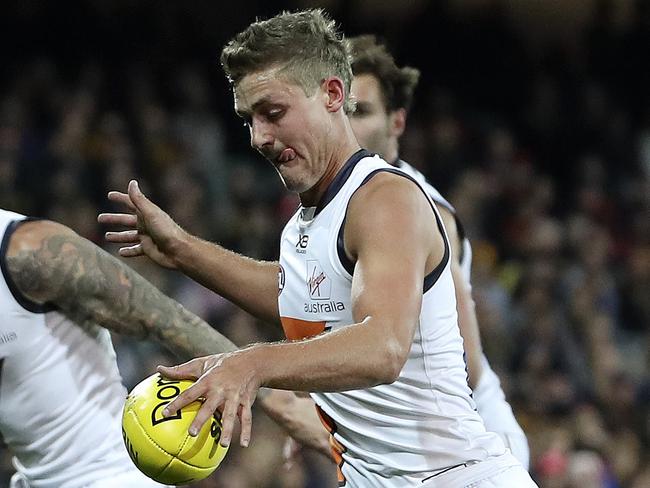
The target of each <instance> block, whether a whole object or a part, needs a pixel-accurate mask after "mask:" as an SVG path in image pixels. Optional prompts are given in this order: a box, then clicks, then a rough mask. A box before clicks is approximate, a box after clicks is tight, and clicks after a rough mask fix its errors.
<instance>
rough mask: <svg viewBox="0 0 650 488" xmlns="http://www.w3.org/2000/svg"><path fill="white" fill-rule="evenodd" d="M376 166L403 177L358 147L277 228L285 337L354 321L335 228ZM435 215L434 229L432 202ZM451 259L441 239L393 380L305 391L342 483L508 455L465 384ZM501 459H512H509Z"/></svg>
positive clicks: (398, 477) (378, 480)
mask: <svg viewBox="0 0 650 488" xmlns="http://www.w3.org/2000/svg"><path fill="white" fill-rule="evenodd" d="M376 171H397V172H399V173H400V174H402V173H401V172H400V171H399V170H395V169H394V168H392V167H391V166H389V165H388V164H386V163H385V162H384V161H383V160H381V159H380V158H378V157H370V155H369V154H368V153H367V152H365V151H360V152H359V153H357V154H355V155H354V156H353V157H352V158H351V159H350V160H349V161H348V162H347V163H346V166H345V167H344V168H343V169H342V170H341V172H340V173H339V174H338V175H337V178H336V179H335V180H334V182H333V183H332V184H331V186H330V188H329V189H328V192H327V193H326V196H325V199H324V201H323V202H322V203H321V204H320V205H319V206H318V207H317V208H301V209H300V210H299V212H298V213H297V214H296V215H295V216H294V217H293V218H292V219H291V220H290V221H289V223H288V224H287V226H286V227H285V230H284V232H283V235H282V240H281V250H280V264H281V276H280V284H281V287H280V297H279V306H280V316H281V318H282V323H283V326H284V329H285V333H286V335H287V337H288V338H289V339H302V338H304V337H308V336H312V335H315V334H318V333H321V332H323V331H328V330H336V329H337V328H340V327H345V326H346V325H349V324H352V323H354V319H353V318H352V310H351V299H350V297H351V294H350V290H351V282H352V273H353V269H352V268H353V267H354V264H353V263H349V262H348V260H347V258H346V257H345V253H344V251H343V250H342V245H341V240H342V229H343V223H344V219H345V215H346V209H347V205H348V202H349V200H350V198H351V197H352V195H353V194H354V192H355V191H356V190H357V189H358V188H359V187H360V186H361V185H362V184H363V183H364V182H365V180H366V179H367V178H369V177H371V176H372V175H373V174H374V172H376ZM434 216H435V218H436V220H437V221H438V227H439V228H440V229H441V230H442V223H441V220H440V218H439V216H438V215H437V211H435V208H434V206H433V205H432V217H434ZM449 256H450V253H449V246H448V244H446V252H445V257H444V259H443V262H441V263H440V265H439V266H438V267H437V268H436V269H435V270H434V271H433V272H432V273H431V274H429V275H428V276H427V277H426V279H425V282H424V283H423V289H424V297H423V301H422V311H421V314H420V320H419V324H418V327H417V328H416V332H415V337H414V340H413V344H412V346H411V353H410V354H409V357H408V360H407V362H406V364H405V365H404V368H403V369H402V372H401V374H400V376H399V378H398V379H397V381H395V382H394V383H392V384H388V385H380V386H376V387H373V388H368V389H364V390H352V391H345V392H336V393H318V394H313V395H312V396H313V398H314V399H315V401H316V403H317V405H318V406H319V409H320V410H321V411H322V417H323V419H324V423H325V424H326V425H328V428H329V429H330V432H331V435H332V437H333V438H332V446H333V449H334V451H335V457H337V458H338V461H339V469H340V473H339V482H340V483H341V484H345V483H346V482H349V483H350V486H386V487H406V486H421V483H422V482H423V481H426V480H427V479H432V480H433V479H434V478H435V476H436V474H438V473H442V472H443V471H445V470H446V469H449V468H452V467H456V466H461V465H464V464H465V463H468V462H472V463H477V462H490V461H491V460H494V459H497V458H499V456H506V454H505V453H506V449H505V447H504V445H503V443H502V442H501V440H500V439H499V438H498V436H496V435H495V434H493V433H489V432H486V430H485V427H484V426H483V422H482V421H481V418H480V417H479V415H478V414H477V413H476V411H475V405H474V402H473V400H472V398H471V391H470V389H469V387H468V386H467V381H466V376H467V374H466V370H465V363H464V360H463V343H462V339H461V337H460V334H459V332H458V326H457V323H456V320H457V315H456V308H455V299H454V289H453V284H452V281H451V273H450V270H449ZM386 286H387V287H390V286H391V284H390V283H386ZM340 374H341V375H345V371H341V372H340ZM509 462H511V463H512V465H518V463H517V462H516V461H515V460H514V458H511V457H510V459H509Z"/></svg>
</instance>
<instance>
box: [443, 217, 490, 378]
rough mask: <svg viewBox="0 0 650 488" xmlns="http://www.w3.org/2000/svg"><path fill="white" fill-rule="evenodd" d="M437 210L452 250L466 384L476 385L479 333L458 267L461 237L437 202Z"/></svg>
mask: <svg viewBox="0 0 650 488" xmlns="http://www.w3.org/2000/svg"><path fill="white" fill-rule="evenodd" d="M438 211H439V212H440V216H441V217H442V221H443V223H444V224H445V229H446V230H447V236H448V237H449V243H450V245H451V251H452V257H453V259H452V261H451V275H452V278H453V280H454V288H455V289H456V309H457V311H458V327H459V328H460V334H461V335H462V336H463V348H464V349H465V358H466V359H465V360H466V361H467V374H468V380H469V386H470V387H471V388H474V387H476V385H478V381H479V379H480V378H481V374H482V372H483V364H482V362H481V354H482V353H483V348H482V347H481V333H480V330H479V327H478V321H477V319H476V310H475V306H474V299H473V298H472V288H471V286H470V284H469V283H468V282H467V279H466V278H465V275H464V274H463V271H462V270H461V267H460V261H459V259H460V256H461V249H462V248H461V246H462V244H461V240H460V237H459V235H458V227H457V225H456V219H455V217H454V215H453V214H452V213H451V212H450V211H449V210H447V209H446V208H445V207H443V206H438Z"/></svg>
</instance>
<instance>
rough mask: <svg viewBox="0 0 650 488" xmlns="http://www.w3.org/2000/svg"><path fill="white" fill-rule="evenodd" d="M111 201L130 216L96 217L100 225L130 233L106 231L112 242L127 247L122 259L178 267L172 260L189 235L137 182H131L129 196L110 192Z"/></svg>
mask: <svg viewBox="0 0 650 488" xmlns="http://www.w3.org/2000/svg"><path fill="white" fill-rule="evenodd" d="M108 199H109V200H111V201H113V202H116V203H119V204H121V205H122V206H124V207H125V210H126V211H127V212H128V213H103V214H100V215H99V216H98V217H97V221H98V222H99V223H100V224H108V225H118V226H122V227H126V228H127V229H128V230H123V231H119V232H106V234H105V237H106V240H107V241H109V242H114V243H118V244H125V246H123V247H121V248H120V250H119V253H120V256H123V257H136V256H143V255H146V256H148V257H149V258H150V259H152V260H153V261H155V262H156V263H158V264H160V265H161V266H164V267H166V268H176V264H175V262H174V259H173V248H174V245H175V244H178V243H179V242H181V241H182V240H183V239H184V238H187V236H188V235H187V233H186V232H185V231H184V230H183V229H182V228H181V227H180V226H179V225H178V224H177V223H176V222H174V221H173V220H172V218H171V217H170V216H169V215H168V214H166V213H165V212H164V211H163V210H162V209H161V208H160V207H158V206H157V205H156V204H154V203H153V202H152V201H151V200H149V199H148V198H147V197H146V196H145V195H144V194H143V193H142V191H141V190H140V187H139V186H138V182H137V181H135V180H131V181H130V182H129V186H128V190H127V193H122V192H119V191H111V192H109V193H108Z"/></svg>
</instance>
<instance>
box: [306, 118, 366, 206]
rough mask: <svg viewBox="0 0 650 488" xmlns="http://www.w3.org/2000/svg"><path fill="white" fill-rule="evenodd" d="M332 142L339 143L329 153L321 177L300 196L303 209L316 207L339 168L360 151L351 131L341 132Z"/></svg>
mask: <svg viewBox="0 0 650 488" xmlns="http://www.w3.org/2000/svg"><path fill="white" fill-rule="evenodd" d="M333 141H338V142H339V143H338V144H336V145H335V146H334V147H333V148H332V150H331V151H330V154H329V156H328V162H327V166H326V169H325V172H324V173H323V176H322V177H321V178H320V180H319V181H318V183H316V184H315V185H314V186H313V187H311V188H310V189H309V190H307V191H305V192H303V193H301V194H300V202H301V204H302V206H303V207H314V206H316V205H318V202H320V199H321V198H322V197H323V195H324V194H325V192H326V191H327V188H329V186H330V184H331V183H332V181H334V178H336V175H337V174H338V173H339V171H341V168H343V166H345V163H346V162H347V161H348V159H350V157H352V155H353V154H354V153H355V152H357V151H358V150H359V149H361V147H360V146H359V143H358V142H357V139H356V137H354V133H353V132H352V130H351V129H350V130H348V131H343V133H342V134H341V137H340V138H334V139H333ZM341 142H342V143H341Z"/></svg>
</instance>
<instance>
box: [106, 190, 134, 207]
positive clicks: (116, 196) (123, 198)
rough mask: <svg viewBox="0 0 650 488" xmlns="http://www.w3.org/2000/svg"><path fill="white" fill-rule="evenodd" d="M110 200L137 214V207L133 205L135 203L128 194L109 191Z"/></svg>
mask: <svg viewBox="0 0 650 488" xmlns="http://www.w3.org/2000/svg"><path fill="white" fill-rule="evenodd" d="M108 199H109V200H110V201H111V202H115V203H119V204H121V205H124V206H125V207H126V208H128V209H129V210H130V211H131V212H135V205H133V202H132V201H131V197H130V196H129V195H128V194H127V193H122V192H121V191H109V192H108Z"/></svg>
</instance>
